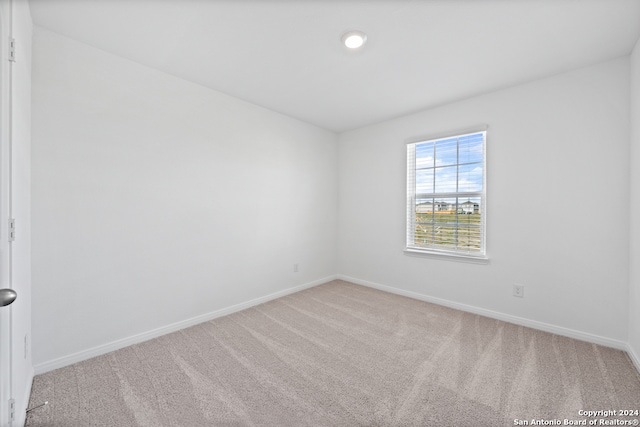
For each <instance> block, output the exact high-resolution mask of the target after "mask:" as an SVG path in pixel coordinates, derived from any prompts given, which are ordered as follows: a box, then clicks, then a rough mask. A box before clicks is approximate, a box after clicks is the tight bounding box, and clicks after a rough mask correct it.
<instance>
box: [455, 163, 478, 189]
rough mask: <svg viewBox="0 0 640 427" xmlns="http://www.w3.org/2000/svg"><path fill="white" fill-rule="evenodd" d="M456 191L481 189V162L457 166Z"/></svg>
mask: <svg viewBox="0 0 640 427" xmlns="http://www.w3.org/2000/svg"><path fill="white" fill-rule="evenodd" d="M458 191H482V163H472V164H470V165H461V166H458Z"/></svg>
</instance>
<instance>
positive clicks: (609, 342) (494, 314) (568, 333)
mask: <svg viewBox="0 0 640 427" xmlns="http://www.w3.org/2000/svg"><path fill="white" fill-rule="evenodd" d="M338 279H340V280H345V281H347V282H351V283H355V284H357V285H362V286H367V287H369V288H374V289H379V290H381V291H385V292H390V293H392V294H397V295H402V296H405V297H409V298H413V299H417V300H421V301H426V302H430V303H433V304H438V305H443V306H445V307H450V308H455V309H457V310H461V311H466V312H469V313H473V314H479V315H480V316H485V317H490V318H492V319H498V320H502V321H504V322H509V323H514V324H516V325H522V326H526V327H529V328H533V329H538V330H541V331H545V332H550V333H552V334H556V335H562V336H565V337H569V338H575V339H577V340H581V341H587V342H590V343H594V344H599V345H603V346H606V347H612V348H616V349H618V350H626V351H628V350H629V346H628V344H627V343H626V342H624V341H619V340H614V339H611V338H607V337H602V336H600V335H594V334H590V333H587V332H581V331H576V330H574V329H569V328H563V327H562V326H556V325H551V324H549V323H544V322H538V321H537V320H531V319H526V318H524V317H518V316H512V315H510V314H505V313H500V312H498V311H493V310H487V309H484V308H480V307H475V306H472V305H467V304H461V303H458V302H454V301H449V300H446V299H442V298H436V297H431V296H428V295H423V294H419V293H417V292H411V291H405V290H404V289H398V288H393V287H391V286H386V285H381V284H379V283H374V282H369V281H366V280H360V279H356V278H355V277H349V276H345V275H343V274H338ZM629 355H630V357H631V353H629ZM635 363H636V367H638V366H639V364H638V363H637V357H636V362H635Z"/></svg>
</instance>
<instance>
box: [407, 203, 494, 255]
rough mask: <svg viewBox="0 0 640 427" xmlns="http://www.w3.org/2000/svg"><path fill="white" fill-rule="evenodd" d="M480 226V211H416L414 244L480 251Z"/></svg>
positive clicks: (425, 246)
mask: <svg viewBox="0 0 640 427" xmlns="http://www.w3.org/2000/svg"><path fill="white" fill-rule="evenodd" d="M481 226H482V217H481V214H480V213H471V214H469V213H456V212H455V211H440V212H426V213H417V212H416V214H415V235H414V244H415V246H417V247H423V248H438V249H452V250H462V251H468V252H480V251H481V250H482V241H481Z"/></svg>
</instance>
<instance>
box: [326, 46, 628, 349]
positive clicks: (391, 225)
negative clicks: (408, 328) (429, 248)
mask: <svg viewBox="0 0 640 427" xmlns="http://www.w3.org/2000/svg"><path fill="white" fill-rule="evenodd" d="M477 124H487V125H488V126H489V129H488V142H487V162H488V166H487V168H488V172H487V173H488V179H487V181H488V184H487V193H488V194H487V211H488V221H487V227H488V237H487V242H488V243H487V248H488V254H489V257H490V263H489V264H488V265H478V264H470V263H462V262H454V261H448V260H447V261H445V260H438V259H433V258H419V257H413V256H407V255H404V253H403V248H404V243H405V242H404V235H405V197H406V196H405V194H406V191H405V188H406V187H405V173H406V172H405V169H406V159H405V158H406V151H405V143H406V142H409V141H416V140H419V138H420V137H421V136H426V135H429V134H434V133H440V132H443V131H448V130H455V129H461V128H466V127H469V126H474V125H477ZM628 146H629V59H628V58H621V59H617V60H613V61H610V62H606V63H602V64H598V65H594V66H591V67H588V68H583V69H579V70H576V71H572V72H569V73H566V74H562V75H558V76H554V77H551V78H548V79H544V80H540V81H535V82H532V83H529V84H525V85H520V86H516V87H512V88H508V89H505V90H501V91H497V92H493V93H489V94H486V95H483V96H478V97H475V98H471V99H468V100H465V101H461V102H456V103H454V104H450V105H446V106H443V107H441V108H436V109H432V110H428V111H424V112H420V113H417V114H413V115H409V116H405V117H401V118H398V119H395V120H391V121H387V122H383V123H379V124H376V125H373V126H369V127H366V128H362V129H359V130H355V131H352V132H348V133H345V134H342V135H340V138H339V165H340V166H339V182H340V186H339V202H338V203H339V206H340V210H339V256H338V260H339V261H338V269H339V273H341V275H342V276H343V277H345V278H351V279H355V280H357V281H358V282H360V283H369V284H372V285H383V286H388V287H392V288H396V289H398V290H399V291H401V292H404V293H412V295H423V296H426V297H429V298H439V299H441V300H444V301H445V302H446V301H449V302H452V303H455V304H457V305H458V306H459V305H468V307H469V308H472V309H474V308H475V309H480V310H481V311H482V312H484V313H485V314H490V313H491V312H494V313H495V314H496V315H497V317H500V315H507V316H515V317H519V318H522V319H524V320H527V321H530V322H529V323H530V324H531V323H533V324H534V325H535V326H537V327H544V326H545V325H544V324H550V326H551V327H550V328H547V329H552V330H557V331H558V332H562V333H569V334H572V335H573V336H581V337H584V338H589V339H592V340H595V341H599V342H603V343H607V344H609V345H615V346H621V347H624V343H625V342H626V340H627V327H628V323H627V313H628V310H629V305H628V300H627V297H628V283H629V282H628V277H629V259H628V245H629V236H628V231H629V229H628V224H629V162H628V157H627V156H628V152H629V151H628ZM515 283H519V284H523V285H525V297H524V298H522V299H520V298H515V297H513V296H511V293H512V285H513V284H515ZM503 317H504V316H503ZM525 323H527V322H525Z"/></svg>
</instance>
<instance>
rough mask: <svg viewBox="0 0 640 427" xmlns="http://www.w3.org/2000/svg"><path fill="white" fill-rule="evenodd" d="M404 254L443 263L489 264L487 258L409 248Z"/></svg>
mask: <svg viewBox="0 0 640 427" xmlns="http://www.w3.org/2000/svg"><path fill="white" fill-rule="evenodd" d="M404 254H405V255H407V256H415V257H421V258H433V259H441V260H445V261H458V262H468V263H472V264H489V257H487V256H473V255H464V254H455V253H446V252H438V251H429V250H420V249H411V248H406V249H405V250H404Z"/></svg>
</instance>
